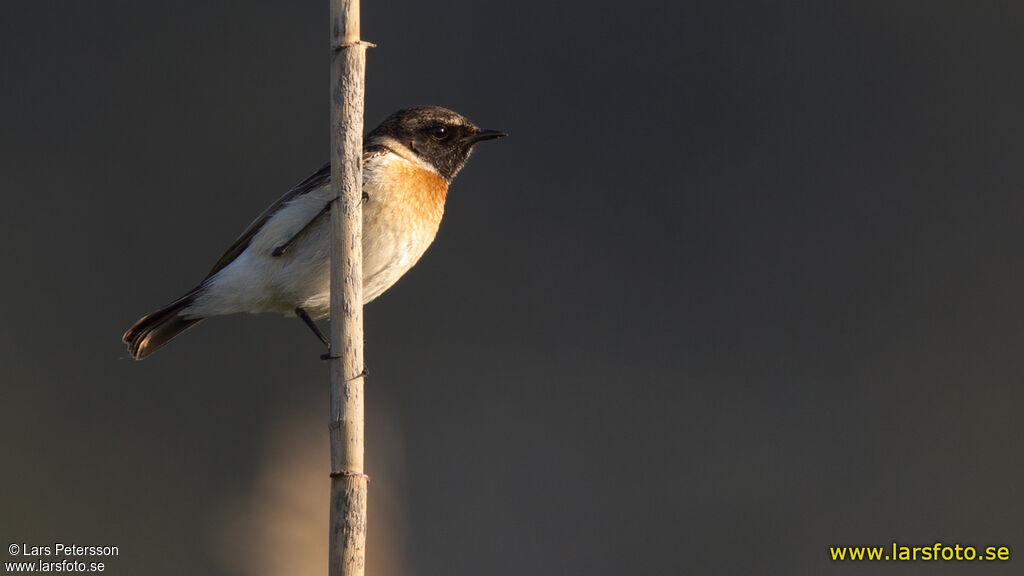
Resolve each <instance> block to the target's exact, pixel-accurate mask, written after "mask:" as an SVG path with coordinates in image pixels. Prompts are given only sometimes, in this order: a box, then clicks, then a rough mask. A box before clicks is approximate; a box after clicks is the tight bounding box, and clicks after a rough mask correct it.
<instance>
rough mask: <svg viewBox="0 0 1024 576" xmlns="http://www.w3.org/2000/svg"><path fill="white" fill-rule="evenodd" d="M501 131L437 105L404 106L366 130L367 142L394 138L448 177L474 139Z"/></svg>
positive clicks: (461, 162) (462, 162) (456, 170)
mask: <svg viewBox="0 0 1024 576" xmlns="http://www.w3.org/2000/svg"><path fill="white" fill-rule="evenodd" d="M502 136H505V134H504V133H503V132H500V131H497V130H481V129H480V128H478V127H476V126H475V125H474V124H473V123H472V122H470V121H469V120H467V119H466V118H465V117H463V116H461V115H459V114H456V113H455V112H452V111H451V110H448V109H447V108H441V107H440V106H415V107H413V108H404V109H402V110H399V111H398V112H395V113H394V114H392V115H391V116H388V117H387V119H385V120H384V121H383V122H381V123H380V126H377V127H376V128H374V129H373V131H372V132H370V133H369V134H367V136H366V140H367V143H368V144H373V143H375V142H380V143H384V142H383V141H384V140H385V139H386V138H392V139H394V140H397V141H398V143H400V144H402V145H403V146H405V147H406V148H408V149H409V150H410V151H412V153H413V154H415V155H416V156H417V157H418V158H419V159H421V160H423V161H424V162H426V163H427V164H430V165H431V166H433V167H434V169H436V170H437V172H438V174H440V175H441V176H442V177H444V178H445V179H446V180H448V181H451V180H452V178H455V175H456V174H458V173H459V170H461V169H462V166H463V165H465V163H466V160H468V159H469V154H470V152H472V151H473V146H474V145H475V144H476V143H477V142H481V141H483V140H491V139H493V138H501V137H502Z"/></svg>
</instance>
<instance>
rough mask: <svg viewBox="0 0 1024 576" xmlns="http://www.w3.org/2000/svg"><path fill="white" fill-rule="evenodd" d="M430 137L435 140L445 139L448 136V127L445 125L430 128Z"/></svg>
mask: <svg viewBox="0 0 1024 576" xmlns="http://www.w3.org/2000/svg"><path fill="white" fill-rule="evenodd" d="M430 137H431V138H433V139H434V140H444V139H445V138H447V137H448V129H447V128H445V127H444V126H434V127H433V128H431V129H430Z"/></svg>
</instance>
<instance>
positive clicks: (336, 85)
mask: <svg viewBox="0 0 1024 576" xmlns="http://www.w3.org/2000/svg"><path fill="white" fill-rule="evenodd" d="M367 46H368V45H367V44H366V43H364V42H362V41H360V39H359V0H331V189H332V191H333V193H334V198H335V200H334V201H333V202H332V204H331V231H332V232H331V233H332V240H331V343H332V348H331V362H330V364H331V422H330V431H331V434H330V436H331V503H330V505H331V532H330V560H329V571H328V574H329V575H330V576H363V572H364V568H365V564H366V485H367V481H368V478H367V476H366V474H365V473H364V471H363V452H364V440H363V413H364V409H363V398H364V396H363V376H364V374H365V371H364V367H363V263H362V260H363V242H362V234H363V218H362V192H363V166H362V151H363V93H364V91H365V73H366V48H367Z"/></svg>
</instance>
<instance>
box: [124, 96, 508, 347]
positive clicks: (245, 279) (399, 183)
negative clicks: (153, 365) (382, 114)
mask: <svg viewBox="0 0 1024 576" xmlns="http://www.w3.org/2000/svg"><path fill="white" fill-rule="evenodd" d="M502 136H505V134H504V133H502V132H499V131H496V130H482V129H480V128H478V127H476V126H475V125H473V123H472V122H470V121H469V120H467V119H466V118H464V117H462V116H460V115H459V114H456V113H455V112H452V111H451V110H447V109H445V108H440V107H437V106H424V107H414V108H406V109H403V110H399V111H398V112H395V113H394V114H392V115H391V116H389V117H388V118H387V119H385V120H384V122H382V123H381V124H380V126H378V127H377V128H375V129H374V130H373V131H371V132H370V133H369V134H367V136H366V138H365V139H364V144H363V302H364V303H366V302H369V301H371V300H373V299H374V298H376V297H378V296H380V295H381V294H382V293H383V292H384V291H385V290H387V289H388V288H390V287H391V285H393V284H394V283H395V282H397V281H398V279H399V278H401V277H402V275H403V274H405V273H406V272H407V271H408V270H409V269H410V268H412V266H413V265H414V264H415V263H416V261H417V260H419V259H420V256H422V255H423V253H424V252H425V251H426V250H427V247H428V246H430V243H431V242H433V240H434V236H435V235H436V234H437V228H438V225H440V223H441V216H442V214H443V213H444V203H445V198H446V197H447V194H448V186H449V185H451V182H452V179H453V178H455V175H456V174H458V173H459V170H461V169H462V167H463V165H464V164H465V163H466V160H467V159H469V155H470V153H471V152H472V151H473V146H474V145H476V144H477V143H478V142H482V141H484V140H490V139H493V138H500V137H502ZM330 178H331V169H330V165H326V166H324V167H322V168H320V170H318V171H316V173H314V174H313V175H311V176H310V177H308V178H306V179H305V180H303V181H302V182H300V183H299V184H298V185H297V186H295V187H294V188H292V189H291V190H290V191H289V192H288V193H287V194H285V195H284V196H282V197H281V198H280V199H278V201H277V202H274V204H272V205H271V206H270V207H269V208H267V209H266V210H264V211H263V213H262V214H260V215H259V217H257V218H256V220H255V221H253V223H252V224H250V225H249V227H248V228H247V229H246V230H245V232H243V233H242V235H241V236H239V237H238V239H237V240H235V243H234V244H232V245H231V247H230V248H228V250H227V252H225V253H224V255H223V256H221V258H220V260H218V261H217V263H216V264H214V265H213V269H212V270H210V273H209V274H207V276H206V278H205V279H203V281H202V282H201V283H200V284H199V285H198V286H196V287H195V288H193V289H192V290H190V291H189V292H188V293H187V294H185V295H184V296H182V297H181V298H178V299H177V300H175V301H174V302H172V303H170V304H168V305H167V306H164V307H163V308H161V309H159V310H157V311H156V312H153V313H152V314H148V315H146V316H143V317H142V318H140V319H139V321H138V322H136V323H135V324H133V325H132V327H131V328H129V329H128V331H127V332H125V333H124V336H123V340H124V341H125V342H126V343H127V344H128V353H129V354H131V356H132V358H135V359H137V360H141V359H143V358H145V357H147V356H149V355H150V354H152V353H153V352H156V351H157V350H159V349H160V347H162V346H163V345H164V344H167V343H168V342H170V341H171V339H173V338H174V337H175V336H177V335H178V334H181V333H182V332H184V331H185V330H187V329H188V328H190V327H192V326H193V325H195V324H196V323H198V322H200V321H202V320H203V319H205V318H209V317H211V316H221V315H224V314H235V313H238V312H250V313H258V312H281V313H284V314H286V315H291V314H294V315H297V316H298V317H299V318H301V319H302V320H303V321H304V322H305V323H306V324H307V325H308V326H309V327H310V328H311V329H312V330H313V332H314V333H315V334H316V335H317V337H318V338H320V340H321V341H323V342H324V344H326V345H328V347H329V346H330V344H329V342H328V341H327V338H325V337H324V335H323V334H322V333H321V332H320V330H319V328H317V326H316V324H315V323H314V322H313V320H314V319H317V318H324V317H326V316H328V315H329V314H330V246H329V241H330V236H331V234H330V228H329V226H328V223H329V222H330V218H329V214H330V202H331V199H332V197H331V192H330V188H329V185H328V184H329V183H330Z"/></svg>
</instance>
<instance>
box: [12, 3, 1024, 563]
mask: <svg viewBox="0 0 1024 576" xmlns="http://www.w3.org/2000/svg"><path fill="white" fill-rule="evenodd" d="M327 15H328V3H327V2H326V1H324V0H317V1H302V2H268V1H252V0H249V1H244V2H243V1H241V0H232V1H209V0H206V1H202V2H198V1H184V0H183V1H180V2H175V3H173V4H167V3H162V4H154V3H138V2H129V1H115V0H97V1H94V2H67V1H65V2H27V1H7V2H4V3H3V4H2V5H0V62H2V78H3V81H2V82H0V110H2V112H0V113H2V117H3V140H2V143H3V150H2V154H0V174H2V183H3V190H2V200H0V202H2V209H0V225H2V229H3V233H4V239H5V241H4V250H3V255H4V269H5V275H4V282H2V284H0V291H2V292H0V298H2V302H3V303H4V304H5V308H4V313H3V322H2V323H0V350H2V354H3V362H2V365H3V377H2V380H3V382H2V386H0V462H2V464H0V543H2V544H4V545H5V546H6V545H7V544H8V543H10V542H24V543H27V544H29V545H33V544H49V543H54V542H65V543H70V542H75V543H78V544H83V545H117V546H119V547H120V550H121V556H120V557H118V558H114V559H108V569H107V573H111V574H148V575H153V576H161V575H165V574H211V575H221V574H224V575H227V574H232V575H234V574H254V575H258V576H269V575H271V574H288V575H297V574H326V556H325V554H326V552H325V550H326V537H327V521H326V499H327V490H328V480H327V471H328V453H327V444H326V430H327V427H326V424H327V419H328V415H327V368H326V366H325V365H324V364H323V363H321V362H320V361H318V360H317V355H318V354H320V352H321V350H320V349H319V345H318V343H317V342H316V341H315V339H314V338H313V337H312V336H311V335H310V334H309V333H308V332H307V330H306V328H305V327H303V326H302V325H301V323H300V322H298V321H296V320H294V319H282V318H279V317H274V316H252V317H250V316H245V317H242V316H239V317H230V318H222V319H216V320H213V321H210V322H206V323H204V324H203V325H201V326H200V327H197V328H196V329H194V330H192V331H190V332H189V333H188V334H187V335H185V336H184V337H182V338H181V339H180V340H177V341H175V342H174V343H173V344H172V345H170V346H169V347H168V348H166V349H164V350H161V351H160V352H159V353H158V354H157V355H156V356H154V357H153V358H151V359H149V360H146V361H145V362H134V361H131V360H129V359H127V353H126V351H125V349H124V346H123V345H122V344H121V342H120V335H121V333H122V332H123V331H124V329H125V328H127V327H128V326H129V325H130V324H131V323H132V322H133V321H134V320H136V318H138V317H139V316H140V315H142V314H144V313H146V312H149V311H151V310H153V309H154V308H156V307H158V306H161V305H163V304H165V303H166V302H168V301H169V300H171V299H173V298H175V297H177V296H178V295H180V294H181V293H183V292H184V291H185V290H187V289H188V288H190V287H191V286H192V285H194V284H195V283H196V282H197V281H198V280H199V279H201V277H202V276H203V275H204V274H205V272H206V270H207V269H208V268H209V266H210V265H211V264H212V263H213V262H214V261H215V260H216V259H217V257H218V256H219V255H220V254H221V252H222V251H223V249H224V248H225V247H226V246H227V245H229V244H230V243H231V241H232V240H233V239H234V238H235V237H236V236H237V234H238V233H239V232H241V230H242V229H243V228H244V227H245V226H246V225H247V224H248V223H249V222H250V221H251V220H252V218H253V217H255V215H256V214H258V213H259V212H260V211H261V210H262V209H263V208H264V207H265V206H266V205H268V204H269V203H270V202H271V201H273V200H274V199H276V198H277V197H278V196H279V195H280V194H282V193H283V192H284V191H286V190H287V189H288V188H289V187H291V186H292V185H293V184H295V183H296V182H298V181H299V180H300V179H302V178H303V177H305V176H306V175H307V174H309V173H311V172H312V171H313V170H315V169H316V168H317V167H318V166H319V165H320V164H321V163H322V162H323V161H324V160H325V159H326V158H327V149H328V137H329V136H328V135H329V132H328V66H327V63H328V47H327V40H328V33H327V32H328V30H327ZM1022 18H1024V7H1022V4H1020V3H1019V2H991V3H984V4H982V3H963V2H917V1H908V2H845V3H817V2H791V3H776V2H729V1H717V2H704V3H692V2H683V3H668V2H664V3H660V2H643V1H641V2H633V3H629V4H628V5H622V4H620V3H612V2H598V3H595V2H584V1H582V0H573V1H571V2H564V3H556V4H543V3H537V4H522V3H483V2H475V1H469V0H462V1H456V2H445V3H437V2H396V1H383V2H377V1H372V0H367V1H364V3H363V37H364V38H365V39H366V40H369V41H372V42H374V43H376V44H378V47H377V48H375V49H373V50H371V51H370V52H369V58H368V75H367V106H366V124H367V129H369V128H372V127H373V126H375V125H376V124H377V123H378V122H379V121H380V120H382V119H383V118H384V117H385V116H386V115H387V114H389V113H390V112H392V111H394V110H395V109H398V108H400V107H404V106H408V105H412V104H439V105H443V106H447V107H450V108H452V109H454V110H457V111H459V112H461V113H463V114H465V115H467V116H469V117H470V118H471V119H473V120H474V121H475V122H477V123H478V124H480V125H482V126H485V127H488V128H500V129H504V130H507V131H508V132H510V133H511V137H509V138H506V139H504V140H501V141H499V142H497V143H493V144H487V145H485V146H481V147H480V148H479V150H478V151H477V153H476V154H475V156H474V157H473V158H472V160H471V161H470V163H469V165H468V166H467V168H466V170H465V171H464V172H463V173H462V174H461V175H460V176H459V178H458V179H457V180H456V181H455V183H454V186H453V189H452V192H451V194H450V196H449V203H448V210H447V214H446V217H445V221H444V223H443V224H442V226H441V232H440V235H439V237H438V240H437V242H436V243H435V244H434V246H433V247H432V248H431V249H430V251H429V252H428V253H427V255H426V256H425V257H424V259H423V260H422V261H421V262H420V264H419V265H418V266H417V267H416V268H414V269H413V270H412V272H410V273H409V274H408V275H407V276H406V277H405V278H404V279H403V280H402V281H401V282H399V284H398V285H397V286H396V287H394V288H393V289H392V290H391V291H390V292H389V293H388V294H387V295H385V297H383V298H382V299H380V300H379V301H376V302H374V303H372V304H371V305H370V306H369V307H368V308H367V310H366V330H367V355H368V365H369V369H370V378H369V380H368V384H367V385H368V392H367V395H368V402H369V407H368V418H369V423H368V434H369V437H368V446H369V454H368V459H369V470H368V471H369V474H370V475H371V477H372V478H373V482H372V484H371V495H370V507H371V508H370V514H371V516H370V527H371V532H370V543H369V574H371V575H372V576H392V575H398V574H415V575H432V574H467V575H469V574H472V575H477V574H495V575H501V574H508V575H512V574H523V573H529V574H587V575H591V576H597V575H612V574H672V573H694V574H729V575H731V574H737V575H740V574H743V575H745V574H821V573H826V572H827V573H833V572H834V573H837V574H838V573H842V574H899V575H910V574H952V573H956V574H961V573H965V572H964V570H965V569H967V568H968V567H965V566H963V565H962V564H957V563H955V562H953V563H934V562H925V563H921V562H918V563H899V564H897V563H882V564H877V563H876V564H869V563H861V564H853V563H833V562H832V561H831V560H830V555H829V551H828V547H829V546H890V545H891V542H892V541H894V540H895V541H897V542H899V543H901V544H906V545H909V546H931V545H932V544H933V543H934V542H937V541H938V542H942V543H945V544H947V545H953V544H954V543H960V544H962V545H974V546H978V547H983V546H989V545H995V546H1004V545H1005V546H1009V547H1010V548H1011V550H1012V553H1013V554H1014V555H1015V556H1016V555H1019V554H1022V553H1024V523H1022V522H1021V519H1022V516H1024V503H1022V502H1024V498H1022V496H1024V495H1022V487H1024V465H1022V462H1021V447H1022V443H1024V422H1022V421H1021V419H1020V416H1019V414H1020V409H1021V405H1022V403H1024V386H1022V377H1024V354H1022V353H1021V349H1022V344H1024V342H1022V340H1024V306H1022V303H1021V294H1022V292H1024V267H1022V248H1024V230H1022V227H1021V214H1022V210H1024V196H1022V194H1021V191H1022V187H1024V162H1022V161H1021V155H1022V151H1024V137H1022V134H1024V111H1022V104H1021V103H1022V102H1024V76H1022V74H1024V73H1022V66H1021V58H1022V56H1024V35H1022V34H1021V22H1022ZM0 558H3V560H4V561H7V560H10V559H11V558H10V557H9V556H6V555H3V554H0ZM1021 561H1022V559H1020V558H1014V559H1013V560H1011V561H1010V562H1008V563H1001V564H999V565H987V566H984V568H980V567H975V568H972V569H973V570H975V571H976V570H983V571H984V572H985V573H986V574H1011V573H1020V565H1021Z"/></svg>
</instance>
